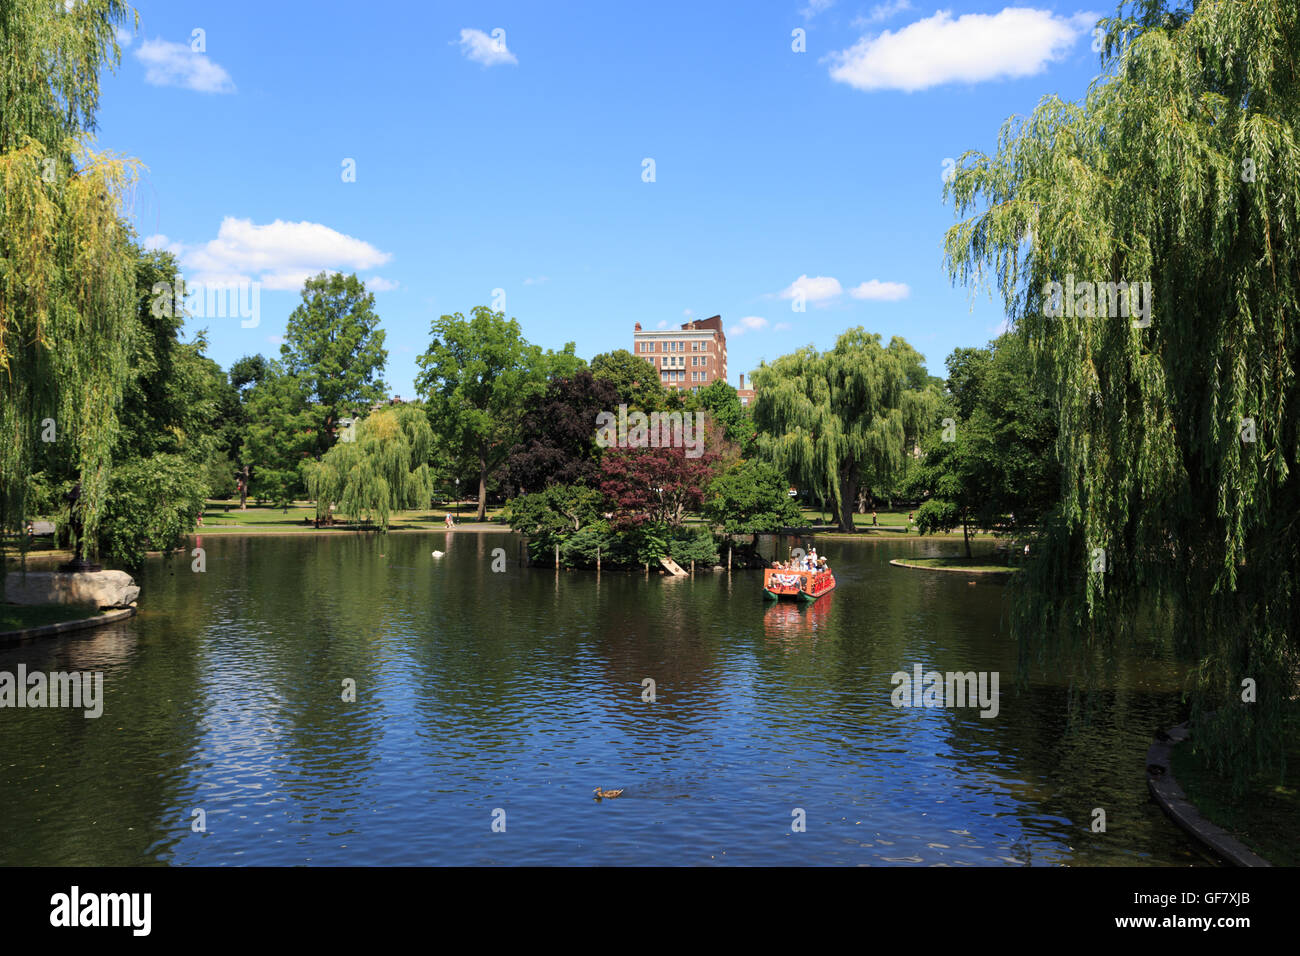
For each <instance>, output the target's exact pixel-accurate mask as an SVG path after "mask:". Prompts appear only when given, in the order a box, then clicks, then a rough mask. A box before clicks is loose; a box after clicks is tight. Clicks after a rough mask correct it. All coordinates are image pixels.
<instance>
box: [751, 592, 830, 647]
mask: <svg viewBox="0 0 1300 956" xmlns="http://www.w3.org/2000/svg"><path fill="white" fill-rule="evenodd" d="M834 600H835V595H833V594H825V595H823V596H822V597H820V598H817V599H816V600H813V601H768V602H767V610H765V611H764V612H763V630H764V632H765V634H766V637H767V639H768V640H769V641H772V642H773V643H776V644H781V645H784V646H786V647H787V648H789V649H791V650H795V651H797V650H799V649H801V648H805V647H811V646H812V645H813V644H816V643H817V639H818V636H819V633H818V632H822V631H824V630H825V628H826V626H827V624H828V623H829V619H830V609H831V602H833V601H834Z"/></svg>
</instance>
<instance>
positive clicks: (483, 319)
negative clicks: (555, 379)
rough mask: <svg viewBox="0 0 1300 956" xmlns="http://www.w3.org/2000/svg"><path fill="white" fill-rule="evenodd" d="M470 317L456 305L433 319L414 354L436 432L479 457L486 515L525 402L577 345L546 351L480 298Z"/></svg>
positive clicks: (453, 451) (455, 449) (453, 449)
mask: <svg viewBox="0 0 1300 956" xmlns="http://www.w3.org/2000/svg"><path fill="white" fill-rule="evenodd" d="M471 316H472V317H471V318H469V319H466V318H465V316H463V315H462V314H461V313H459V312H457V313H455V314H454V315H444V316H441V317H440V318H438V319H435V320H434V321H433V324H432V329H431V334H432V341H431V342H430V344H429V348H428V350H427V351H425V353H424V354H423V355H421V356H420V357H419V358H418V359H417V360H416V361H417V363H418V364H419V366H420V373H419V375H418V376H417V377H416V380H415V388H416V391H417V392H419V394H420V395H421V396H422V397H423V398H424V399H425V401H426V407H427V408H428V414H429V422H430V424H431V425H432V426H433V431H434V435H435V436H436V437H437V438H438V439H439V440H440V441H441V442H442V444H443V445H444V446H445V448H446V451H447V452H448V453H449V454H450V455H451V457H453V458H455V457H459V456H461V455H466V454H467V455H471V456H472V457H473V458H474V460H475V461H476V462H477V463H478V520H479V521H482V520H483V519H484V518H485V517H486V515H487V485H488V476H489V475H490V474H491V473H492V472H493V471H495V470H496V468H497V467H498V466H499V465H500V464H501V463H502V462H503V461H504V460H505V459H506V456H507V455H509V453H510V449H511V448H512V447H513V446H514V445H515V444H516V443H517V442H518V439H519V420H520V417H521V415H522V412H523V409H524V407H525V406H526V405H527V404H528V403H529V401H530V400H531V399H533V398H534V397H535V396H536V395H538V394H540V393H541V392H542V391H543V390H544V389H545V387H546V378H547V375H548V373H550V372H551V371H552V370H559V369H561V368H564V367H566V365H569V361H568V360H567V359H565V358H563V356H566V355H568V356H572V352H573V344H572V343H570V344H569V345H567V346H566V347H565V350H564V351H563V352H561V353H559V354H558V355H557V353H548V352H543V351H542V349H541V348H540V347H539V346H536V345H532V344H531V343H529V342H528V341H527V340H526V339H524V337H523V336H522V335H521V334H520V330H519V323H518V322H517V321H516V320H514V319H508V320H507V319H506V317H505V313H502V312H493V311H492V310H491V309H489V308H488V307H487V306H483V305H480V306H475V307H474V309H473V310H472V312H471ZM569 367H572V366H571V365H569ZM592 428H593V431H594V430H595V426H594V424H593V426H592Z"/></svg>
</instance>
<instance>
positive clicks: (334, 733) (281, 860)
mask: <svg viewBox="0 0 1300 956" xmlns="http://www.w3.org/2000/svg"><path fill="white" fill-rule="evenodd" d="M453 539H454V544H453V543H452V542H453ZM765 546H766V547H767V548H768V549H769V550H770V549H779V548H781V547H783V545H782V544H781V542H779V541H768V542H765ZM206 547H207V570H206V572H205V573H204V574H194V573H192V572H191V571H190V565H189V561H188V559H185V560H177V559H172V560H164V559H159V560H156V561H153V562H151V563H150V564H149V566H148V567H147V569H146V571H145V573H144V575H143V580H142V584H143V586H144V595H145V598H144V604H143V607H142V610H141V613H140V614H139V615H138V616H137V617H136V618H133V619H131V620H130V621H127V622H124V623H123V624H120V625H117V626H115V627H112V628H106V629H104V630H102V631H97V632H91V633H92V636H90V637H88V638H85V639H82V640H76V639H72V638H69V639H67V640H61V641H58V642H52V643H49V642H47V643H42V644H40V645H31V646H29V647H25V648H13V649H9V650H7V651H4V652H0V669H6V668H7V669H12V667H13V665H14V663H16V662H17V661H18V660H20V659H21V660H23V661H24V662H26V663H27V664H28V666H29V667H33V666H36V664H39V666H41V667H43V668H44V669H47V670H48V669H50V668H51V667H53V666H54V664H53V663H51V662H61V666H63V667H65V668H67V669H102V670H104V672H105V697H106V701H105V713H104V717H103V718H101V719H100V720H98V721H87V720H85V719H83V718H82V717H81V715H80V713H77V714H75V715H73V714H70V713H68V712H66V711H0V755H2V756H0V800H3V801H4V805H5V806H6V813H5V815H4V818H3V823H0V862H4V863H97V864H105V863H127V864H130V863H145V862H174V863H201V864H212V865H226V864H240V863H270V864H292V863H304V862H306V863H326V864H334V863H338V864H356V863H381V864H416V863H466V864H481V863H491V862H504V863H561V864H572V863H576V864H582V863H629V864H636V863H643V862H644V863H652V864H662V863H680V864H712V863H732V862H734V863H766V864H781V863H795V864H809V863H811V864H860V863H871V864H947V865H990V864H992V865H1012V864H1019V865H1024V864H1031V865H1040V864H1059V863H1073V864H1081V863H1082V864H1097V863H1160V864H1182V863H1189V862H1197V861H1198V859H1199V858H1198V857H1196V856H1195V854H1194V852H1193V851H1192V850H1191V849H1190V848H1189V847H1188V846H1187V845H1186V843H1185V841H1184V840H1183V839H1182V837H1181V835H1180V834H1179V833H1178V832H1177V831H1176V830H1175V829H1174V828H1172V826H1170V825H1169V824H1168V823H1167V822H1166V821H1165V820H1164V818H1163V816H1162V815H1161V814H1160V812H1159V811H1158V810H1157V809H1156V808H1154V807H1153V806H1151V805H1150V803H1149V802H1148V801H1147V799H1146V793H1145V784H1144V781H1143V779H1142V777H1141V774H1140V772H1137V771H1135V768H1140V766H1141V759H1142V753H1143V752H1144V750H1145V747H1146V743H1147V741H1148V740H1149V737H1150V733H1151V731H1152V729H1153V728H1154V727H1157V726H1164V725H1167V724H1168V723H1171V722H1173V718H1174V717H1175V716H1176V713H1177V707H1178V686H1179V674H1178V671H1177V669H1176V668H1175V667H1173V666H1172V665H1171V664H1170V663H1169V662H1168V661H1164V660H1160V659H1146V658H1142V657H1140V656H1138V655H1130V656H1129V657H1125V658H1124V659H1123V660H1122V661H1120V662H1119V664H1118V665H1117V668H1116V674H1115V680H1114V686H1112V687H1111V688H1109V689H1108V690H1107V691H1106V692H1105V693H1104V694H1102V695H1099V696H1098V697H1097V698H1095V699H1094V700H1093V701H1092V702H1091V703H1092V707H1093V714H1092V720H1091V721H1090V722H1089V723H1088V724H1086V725H1077V724H1071V723H1070V722H1069V720H1068V719H1067V717H1068V705H1069V699H1068V695H1067V693H1066V689H1065V687H1064V685H1063V683H1062V681H1061V679H1060V677H1059V676H1058V675H1055V674H1052V673H1050V672H1046V673H1041V674H1037V675H1035V676H1034V677H1033V678H1032V679H1031V680H1030V682H1029V684H1028V686H1027V687H1026V688H1024V689H1023V690H1017V689H1016V688H1015V687H1014V686H1013V680H1012V676H1013V675H1014V673H1015V649H1014V647H1012V646H1010V644H1009V642H1008V641H1007V640H1006V637H1005V634H1004V633H1003V631H1002V628H1001V621H1002V617H1003V611H1004V607H1003V598H1002V595H1003V589H1002V588H1001V587H1000V586H995V585H989V586H983V585H982V586H980V587H978V588H967V587H966V586H965V583H964V581H962V580H961V577H960V576H959V575H958V576H952V575H926V574H920V573H917V572H909V571H905V570H901V569H897V568H891V567H890V566H889V565H888V563H887V562H888V559H889V558H891V557H897V556H900V555H903V554H926V553H937V550H936V548H935V546H934V545H926V544H923V543H921V542H918V541H915V540H913V541H908V542H902V541H898V542H892V541H891V542H880V541H875V540H872V541H852V540H839V539H832V540H829V541H827V542H826V544H825V547H824V548H819V551H822V552H823V553H825V554H826V556H827V557H828V559H829V560H830V562H831V563H832V565H833V566H834V567H835V570H836V577H837V580H838V587H837V589H836V590H835V591H834V592H832V593H831V594H829V595H826V596H825V597H823V598H821V599H819V600H818V601H816V602H814V603H812V604H811V605H807V606H801V605H798V604H792V603H785V602H777V603H775V604H772V603H770V602H764V601H763V600H762V598H761V590H760V588H761V576H760V575H759V574H758V573H757V572H743V571H737V572H734V573H732V574H726V573H717V574H714V573H701V574H697V575H696V576H694V577H687V578H679V579H665V578H662V577H660V576H657V575H651V576H649V577H646V576H645V575H644V574H641V573H632V574H626V573H617V572H610V571H609V570H608V569H606V570H605V571H604V572H603V573H602V574H601V575H600V576H599V578H598V577H597V576H596V575H595V574H594V573H583V572H565V571H560V572H558V573H557V572H556V571H554V570H553V569H550V568H526V567H523V566H522V565H521V564H520V563H519V562H518V560H517V556H518V542H517V541H516V539H514V538H513V537H511V536H509V535H502V534H489V533H482V532H470V531H463V530H462V531H456V532H439V533H436V534H427V535H406V534H395V535H390V536H388V537H386V538H383V537H374V536H371V537H367V536H359V535H358V536H349V535H337V536H329V537H320V538H317V537H283V538H219V537H216V536H209V538H208V539H207V542H206ZM496 548H503V549H504V551H505V555H506V558H507V561H506V570H505V571H504V572H494V571H493V570H492V564H493V558H494V550H495V549H496ZM950 550H951V548H950ZM434 551H441V552H443V556H442V557H441V558H435V557H434V556H433V552H434ZM953 577H957V578H958V580H956V581H953V580H951V578H953ZM34 662H35V663H34ZM915 663H920V664H922V665H923V666H924V667H925V668H926V669H931V668H933V669H935V670H940V671H948V670H961V671H967V670H977V671H980V670H987V671H993V670H996V671H999V672H1000V673H1001V674H1002V675H1003V680H1002V685H1001V686H1002V697H1001V700H1000V712H999V715H998V717H997V719H994V720H986V719H982V718H980V717H979V715H978V712H977V711H975V710H946V709H929V710H927V709H910V708H905V709H897V708H895V707H893V706H892V705H891V703H890V691H891V689H892V685H891V683H890V680H889V677H890V675H891V674H892V673H893V672H894V671H896V670H900V669H910V668H911V667H912V665H913V664H915ZM647 677H649V678H652V679H653V680H654V681H655V684H656V699H655V700H654V701H647V700H643V699H642V681H643V680H644V679H645V678H647ZM349 682H350V684H349ZM349 686H352V687H354V688H355V697H354V698H353V699H349V698H348V694H347V688H348V687H349ZM595 786H601V787H606V788H611V789H616V788H620V787H622V788H626V793H625V794H624V796H623V797H621V798H620V799H619V800H617V801H612V802H610V801H607V802H606V803H605V804H603V805H602V804H597V803H595V802H593V801H592V799H591V790H592V788H593V787H595ZM1096 806H1104V807H1106V808H1107V815H1108V822H1109V823H1110V826H1109V832H1108V833H1106V834H1092V833H1091V832H1090V829H1089V824H1090V821H1091V816H1090V815H1091V811H1092V808H1094V807H1096ZM795 807H799V808H803V809H804V810H805V811H806V813H807V817H808V830H807V832H806V833H800V834H793V833H791V831H790V821H791V811H792V809H793V808H795ZM196 808H201V809H203V810H204V812H205V814H206V820H207V829H206V832H197V831H196V830H195V829H194V828H193V820H194V810H195V809H196ZM496 808H502V809H504V810H505V811H506V813H507V820H508V823H507V832H506V834H494V833H493V832H492V831H491V827H490V824H491V820H492V811H493V810H494V809H496Z"/></svg>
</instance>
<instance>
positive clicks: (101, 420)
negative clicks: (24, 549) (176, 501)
mask: <svg viewBox="0 0 1300 956" xmlns="http://www.w3.org/2000/svg"><path fill="white" fill-rule="evenodd" d="M127 9H128V8H127V7H126V6H125V5H124V4H122V3H120V2H117V0H80V2H78V3H76V4H74V5H71V6H66V7H65V5H64V4H62V3H53V2H48V0H45V2H40V0H6V2H5V3H3V4H0V526H2V527H4V528H6V529H10V530H12V529H17V528H20V527H21V526H22V522H23V520H24V518H25V516H26V487H27V477H28V475H29V474H30V473H31V471H32V463H33V459H34V454H35V449H36V447H37V442H38V441H47V442H49V441H54V442H58V443H59V444H60V446H61V448H62V449H63V453H64V454H65V455H66V456H67V457H68V458H69V459H70V460H71V461H72V462H73V463H74V465H75V468H76V471H77V472H78V474H79V476H80V480H81V492H80V494H81V497H80V502H79V505H78V512H79V517H80V518H81V521H82V523H83V528H82V532H83V533H82V539H81V540H80V541H77V542H74V547H75V548H77V550H78V553H83V552H85V551H87V549H93V547H94V541H95V534H96V528H97V525H98V522H99V517H100V515H101V513H102V511H103V507H104V498H105V490H106V488H107V485H108V477H109V470H110V467H111V448H112V445H113V442H114V439H115V437H116V430H117V418H116V410H117V408H118V406H119V404H120V402H121V398H122V392H123V387H124V384H125V382H126V379H127V374H128V369H127V356H128V354H129V353H130V347H131V342H132V337H133V335H134V334H135V326H134V318H133V313H134V308H135V289H134V273H135V255H134V251H133V247H132V245H131V242H130V235H129V231H128V229H127V227H126V225H125V224H124V222H123V219H122V217H121V212H122V208H123V204H124V201H125V197H126V195H127V194H128V192H129V190H130V188H131V187H132V185H133V183H134V177H135V166H134V164H132V163H131V162H129V161H126V160H122V159H119V158H115V157H112V156H108V155H103V154H99V155H97V154H95V153H93V152H91V151H90V149H89V148H88V142H89V141H88V139H87V136H86V133H87V131H88V130H90V129H92V128H93V125H94V114H95V109H96V106H97V104H98V97H99V81H98V71H99V68H100V66H101V65H103V64H104V63H111V64H116V63H117V61H118V56H119V51H118V47H117V43H116V39H115V32H114V31H115V29H116V27H117V25H118V24H119V23H120V22H121V20H122V19H123V17H124V16H125V14H126V12H127Z"/></svg>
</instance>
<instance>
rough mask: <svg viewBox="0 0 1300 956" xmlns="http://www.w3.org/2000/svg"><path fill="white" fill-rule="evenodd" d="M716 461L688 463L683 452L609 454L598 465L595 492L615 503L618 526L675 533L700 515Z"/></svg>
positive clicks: (618, 450)
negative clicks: (692, 515)
mask: <svg viewBox="0 0 1300 956" xmlns="http://www.w3.org/2000/svg"><path fill="white" fill-rule="evenodd" d="M716 460H717V456H716V455H713V454H711V453H705V454H704V455H701V456H700V457H698V458H690V457H687V454H686V449H685V448H610V449H608V450H606V452H605V455H604V457H603V458H601V460H600V470H601V476H602V477H601V482H600V490H601V491H603V492H604V493H605V494H606V495H607V496H608V497H609V498H610V500H611V501H613V502H614V507H615V509H616V510H615V522H616V523H617V524H619V525H622V526H625V527H635V526H637V525H642V524H665V525H668V526H669V527H673V528H675V527H679V526H680V525H681V523H682V519H683V518H684V517H685V516H686V513H687V512H688V511H695V510H698V509H699V507H700V503H701V500H702V499H703V496H704V491H705V489H706V488H707V487H708V484H709V482H710V481H711V480H712V478H713V468H714V464H715V462H716Z"/></svg>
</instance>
